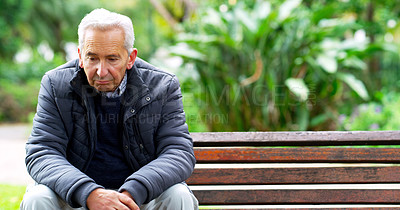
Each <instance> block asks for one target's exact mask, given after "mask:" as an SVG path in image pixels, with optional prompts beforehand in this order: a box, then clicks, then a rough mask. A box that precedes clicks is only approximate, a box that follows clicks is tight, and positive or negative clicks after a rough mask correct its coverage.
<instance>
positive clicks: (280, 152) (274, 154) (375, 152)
mask: <svg viewBox="0 0 400 210" xmlns="http://www.w3.org/2000/svg"><path fill="white" fill-rule="evenodd" d="M194 152H195V156H196V159H197V162H198V163H205V162H209V163H230V162H235V163H245V162H248V163H257V162H268V163H273V162H279V163H287V162H294V163H302V162H316V163H318V162H329V163H335V162H336V163H337V162H342V163H343V162H352V163H400V148H343V147H339V148H318V147H298V148H255V147H248V148H242V147H213V148H208V147H196V148H195V149H194Z"/></svg>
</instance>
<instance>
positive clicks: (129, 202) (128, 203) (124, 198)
mask: <svg viewBox="0 0 400 210" xmlns="http://www.w3.org/2000/svg"><path fill="white" fill-rule="evenodd" d="M119 200H120V201H121V202H122V203H123V204H125V205H126V206H127V207H128V208H129V209H131V210H139V207H138V205H137V204H136V203H135V202H134V201H133V200H132V198H130V197H129V196H127V195H124V194H123V193H120V196H119Z"/></svg>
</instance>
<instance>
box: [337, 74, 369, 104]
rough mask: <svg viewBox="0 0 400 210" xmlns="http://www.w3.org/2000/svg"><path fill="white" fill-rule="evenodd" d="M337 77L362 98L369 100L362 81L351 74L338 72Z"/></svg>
mask: <svg viewBox="0 0 400 210" xmlns="http://www.w3.org/2000/svg"><path fill="white" fill-rule="evenodd" d="M337 76H338V78H339V79H340V80H342V81H343V82H345V83H346V84H347V85H348V86H349V87H350V88H351V89H353V90H354V91H355V92H356V93H357V94H358V95H359V96H360V97H361V98H362V99H364V100H366V101H367V100H369V95H368V91H367V89H366V88H365V85H364V83H363V82H362V81H361V80H358V79H357V78H355V77H354V75H352V74H348V73H338V75H337Z"/></svg>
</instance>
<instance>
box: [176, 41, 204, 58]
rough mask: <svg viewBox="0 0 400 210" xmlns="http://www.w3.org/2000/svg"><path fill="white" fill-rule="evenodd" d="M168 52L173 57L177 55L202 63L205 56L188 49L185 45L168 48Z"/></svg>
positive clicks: (180, 44)
mask: <svg viewBox="0 0 400 210" xmlns="http://www.w3.org/2000/svg"><path fill="white" fill-rule="evenodd" d="M169 51H170V53H171V54H173V55H178V56H181V57H185V58H190V59H194V60H200V61H204V60H205V58H206V56H205V55H203V54H202V53H200V52H199V51H196V50H194V49H192V48H190V47H189V46H188V45H187V44H184V43H179V44H177V45H175V46H172V47H170V48H169Z"/></svg>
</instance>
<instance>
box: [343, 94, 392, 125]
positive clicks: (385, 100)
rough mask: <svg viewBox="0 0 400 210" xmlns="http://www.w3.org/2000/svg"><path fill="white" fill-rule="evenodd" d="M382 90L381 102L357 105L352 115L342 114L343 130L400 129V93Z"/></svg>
mask: <svg viewBox="0 0 400 210" xmlns="http://www.w3.org/2000/svg"><path fill="white" fill-rule="evenodd" d="M385 92H386V91H384V92H381V95H382V98H381V100H380V101H379V102H370V103H366V104H361V105H359V106H357V107H356V108H355V109H354V111H353V113H352V114H351V115H350V116H345V115H342V116H341V118H340V119H341V126H342V129H343V130H350V131H356V130H400V121H399V118H400V110H399V107H400V94H398V93H395V92H389V93H385Z"/></svg>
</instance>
